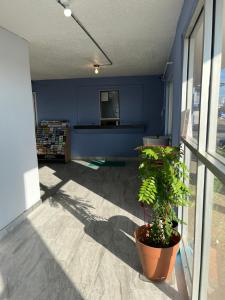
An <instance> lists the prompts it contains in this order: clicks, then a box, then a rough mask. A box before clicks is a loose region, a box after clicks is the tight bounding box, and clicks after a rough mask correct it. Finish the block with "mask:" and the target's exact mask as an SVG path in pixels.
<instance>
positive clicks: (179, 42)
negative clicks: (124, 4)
mask: <svg viewBox="0 0 225 300" xmlns="http://www.w3.org/2000/svg"><path fill="white" fill-rule="evenodd" d="M197 3H198V0H188V1H184V5H183V8H182V11H181V15H180V18H179V21H178V24H177V30H176V36H175V40H174V44H173V47H172V51H171V55H170V61H172V62H173V64H172V65H170V66H169V67H168V70H167V74H166V77H167V78H170V79H171V78H172V79H173V83H174V88H173V93H174V94H173V97H174V99H173V100H174V107H173V121H172V133H173V144H174V145H177V144H179V143H180V121H181V95H182V70H183V44H184V43H183V41H184V38H183V37H184V35H185V32H186V30H187V28H188V25H189V23H190V20H191V18H192V15H193V13H194V10H195V7H196V5H197Z"/></svg>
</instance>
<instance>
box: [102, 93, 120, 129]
mask: <svg viewBox="0 0 225 300" xmlns="http://www.w3.org/2000/svg"><path fill="white" fill-rule="evenodd" d="M100 108H101V125H119V122H120V109H119V91H101V92H100Z"/></svg>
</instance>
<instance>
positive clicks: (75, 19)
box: [57, 0, 113, 68]
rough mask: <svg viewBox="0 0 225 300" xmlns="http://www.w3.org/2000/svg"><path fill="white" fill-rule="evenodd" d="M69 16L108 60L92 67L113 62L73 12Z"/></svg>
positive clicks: (65, 6) (58, 0)
mask: <svg viewBox="0 0 225 300" xmlns="http://www.w3.org/2000/svg"><path fill="white" fill-rule="evenodd" d="M57 2H58V4H60V5H61V6H62V7H63V8H64V10H65V9H68V6H67V5H65V4H64V3H62V2H61V0H57ZM71 17H72V18H73V20H74V21H75V22H76V23H77V25H78V26H80V28H81V29H82V30H83V31H84V32H85V33H86V35H87V36H88V37H89V38H90V40H91V41H92V42H93V43H94V44H95V46H96V47H97V48H98V49H99V50H100V52H101V53H102V54H103V55H104V57H105V58H106V60H107V61H108V63H106V64H98V65H96V64H95V65H94V67H96V66H98V68H99V67H104V66H112V64H113V63H112V61H111V59H110V58H109V56H108V55H107V54H106V53H105V51H104V50H103V49H102V47H101V46H100V45H99V43H98V42H97V41H96V40H95V39H94V38H93V36H92V35H91V34H90V33H89V32H88V30H87V29H86V28H85V27H84V25H83V24H82V23H81V22H80V21H79V19H78V18H77V17H76V16H75V15H74V14H73V13H71Z"/></svg>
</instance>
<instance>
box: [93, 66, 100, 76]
mask: <svg viewBox="0 0 225 300" xmlns="http://www.w3.org/2000/svg"><path fill="white" fill-rule="evenodd" d="M99 67H100V66H99V65H94V68H95V74H96V75H97V74H98V73H99Z"/></svg>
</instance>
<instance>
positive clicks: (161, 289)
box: [0, 161, 187, 300]
mask: <svg viewBox="0 0 225 300" xmlns="http://www.w3.org/2000/svg"><path fill="white" fill-rule="evenodd" d="M39 171H40V182H41V190H42V198H43V200H45V202H44V203H43V204H42V205H41V206H39V207H38V208H37V209H36V210H34V211H33V212H32V213H31V214H30V215H29V216H28V218H27V219H26V220H25V221H24V222H23V223H22V224H21V225H20V226H18V227H17V228H16V229H14V230H13V231H12V232H11V233H10V234H8V236H6V237H5V238H4V239H3V240H2V241H1V242H0V299H1V300H2V299H14V300H53V299H54V300H56V299H57V300H76V299H87V300H92V299H93V300H98V299H102V300H111V299H112V300H120V299H123V300H126V299H129V300H133V299H137V300H142V299H143V300H145V299H153V300H161V299H163V300H166V299H173V300H175V299H176V300H178V299H180V300H185V299H187V294H186V288H185V285H184V277H183V273H182V268H181V263H180V258H179V255H178V256H177V263H176V268H175V272H174V273H173V275H172V276H171V277H170V278H169V279H168V280H167V281H166V282H162V283H153V282H149V281H147V280H145V279H144V278H143V276H142V275H140V272H141V268H140V263H139V259H138V257H137V253H136V248H135V244H134V239H133V231H134V229H135V228H136V227H137V226H138V225H140V224H143V221H142V219H143V212H142V210H141V209H140V207H139V205H138V203H137V201H136V194H137V188H138V180H137V164H136V163H133V162H127V163H126V166H125V167H101V168H94V169H93V168H90V166H89V165H88V163H86V162H81V161H79V162H78V161H74V162H71V163H69V164H67V165H64V164H49V165H42V166H40V170H39Z"/></svg>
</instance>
